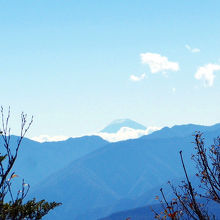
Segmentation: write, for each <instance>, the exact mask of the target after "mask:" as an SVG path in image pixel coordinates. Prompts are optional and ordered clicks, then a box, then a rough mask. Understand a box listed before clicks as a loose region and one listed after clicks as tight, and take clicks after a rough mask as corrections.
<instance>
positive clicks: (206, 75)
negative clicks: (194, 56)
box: [195, 63, 220, 87]
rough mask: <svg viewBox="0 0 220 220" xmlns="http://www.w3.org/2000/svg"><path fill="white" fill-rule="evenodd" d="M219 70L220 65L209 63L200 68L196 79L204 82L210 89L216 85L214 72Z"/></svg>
mask: <svg viewBox="0 0 220 220" xmlns="http://www.w3.org/2000/svg"><path fill="white" fill-rule="evenodd" d="M218 70H220V65H217V64H212V63H209V64H207V65H205V66H201V67H199V68H198V70H197V72H196V74H195V78H196V79H197V80H203V81H204V86H205V87H210V86H212V85H213V83H214V78H215V75H214V71H218Z"/></svg>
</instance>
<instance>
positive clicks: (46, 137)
mask: <svg viewBox="0 0 220 220" xmlns="http://www.w3.org/2000/svg"><path fill="white" fill-rule="evenodd" d="M68 138H70V137H68V136H63V135H59V136H49V135H40V136H37V137H33V138H31V139H32V140H34V141H37V142H41V143H42V142H54V141H65V140H67V139H68Z"/></svg>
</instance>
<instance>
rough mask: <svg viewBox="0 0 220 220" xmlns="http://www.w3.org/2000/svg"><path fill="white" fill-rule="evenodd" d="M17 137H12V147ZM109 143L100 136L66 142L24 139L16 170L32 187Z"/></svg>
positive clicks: (72, 139)
mask: <svg viewBox="0 0 220 220" xmlns="http://www.w3.org/2000/svg"><path fill="white" fill-rule="evenodd" d="M16 140H17V137H15V136H12V143H11V144H12V146H13V145H14V144H15V143H16ZM107 143H108V142H107V141H105V140H103V139H102V138H100V137H98V136H85V137H81V138H70V139H68V140H66V141H59V142H46V143H39V142H35V141H32V140H29V139H24V141H23V143H22V145H21V148H20V151H19V154H18V158H17V160H16V163H15V167H14V170H15V171H16V173H17V174H18V175H19V176H20V177H21V178H24V179H25V180H26V182H28V183H29V184H30V185H31V186H33V185H34V184H37V183H39V182H40V181H42V180H43V179H44V178H46V177H47V176H48V175H50V174H51V173H53V172H56V171H57V170H60V169H62V168H64V167H65V166H66V165H67V164H69V163H70V162H71V161H73V160H75V159H78V158H80V157H82V156H84V155H86V154H88V153H90V152H92V151H94V150H96V149H98V148H101V147H103V146H104V145H106V144H107Z"/></svg>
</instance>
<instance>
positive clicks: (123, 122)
mask: <svg viewBox="0 0 220 220" xmlns="http://www.w3.org/2000/svg"><path fill="white" fill-rule="evenodd" d="M123 127H128V128H132V129H139V130H146V129H147V128H146V127H145V126H144V125H142V124H140V123H137V122H135V121H133V120H130V119H118V120H115V121H113V122H111V123H110V124H109V125H108V126H106V127H105V128H104V129H102V130H101V131H100V132H106V133H116V132H118V131H119V130H120V129H121V128H123Z"/></svg>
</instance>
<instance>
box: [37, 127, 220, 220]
mask: <svg viewBox="0 0 220 220" xmlns="http://www.w3.org/2000/svg"><path fill="white" fill-rule="evenodd" d="M198 130H201V131H202V132H204V133H205V137H206V139H205V143H206V144H210V143H212V141H213V138H214V137H217V136H218V135H219V134H220V124H216V125H213V126H201V125H182V126H174V127H172V128H165V129H162V130H161V131H156V132H154V133H152V134H151V135H147V136H145V137H142V138H139V139H133V140H127V141H120V142H116V143H109V144H106V145H105V146H104V147H102V148H100V149H97V150H95V151H93V152H91V153H89V154H87V155H85V156H83V157H81V158H79V159H77V160H74V161H73V162H72V163H70V164H69V165H68V166H67V167H66V168H64V169H62V170H60V171H58V172H56V173H53V174H52V175H50V176H48V177H47V179H46V180H45V181H43V182H41V183H40V184H39V186H37V187H36V188H35V193H34V194H33V195H34V196H36V197H40V198H46V199H47V200H57V201H61V202H63V206H62V207H60V208H57V209H56V211H55V212H52V213H50V214H49V215H48V216H47V217H46V219H61V218H62V219H70V218H71V219H80V220H87V219H90V220H97V219H98V218H101V217H104V216H108V215H110V214H111V213H113V212H118V211H120V210H125V209H130V208H135V207H134V204H138V205H139V207H140V206H142V205H145V204H146V203H145V202H144V204H143V203H142V201H145V199H144V198H143V197H145V196H146V197H147V195H148V194H146V192H147V191H149V190H150V189H153V188H155V187H158V189H159V188H160V186H161V184H163V183H165V182H167V181H168V180H171V179H173V178H182V176H183V172H182V167H181V164H180V163H179V155H178V152H179V150H183V152H184V158H185V163H186V164H187V167H188V168H189V172H190V173H191V174H192V172H193V169H194V167H193V166H192V165H191V153H192V151H193V149H194V148H193V143H192V141H193V137H192V134H193V133H194V132H195V131H198ZM155 194H157V192H155ZM151 195H152V192H151ZM136 199H138V200H137V202H135V203H134V202H132V201H136ZM146 205H147V204H146Z"/></svg>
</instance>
